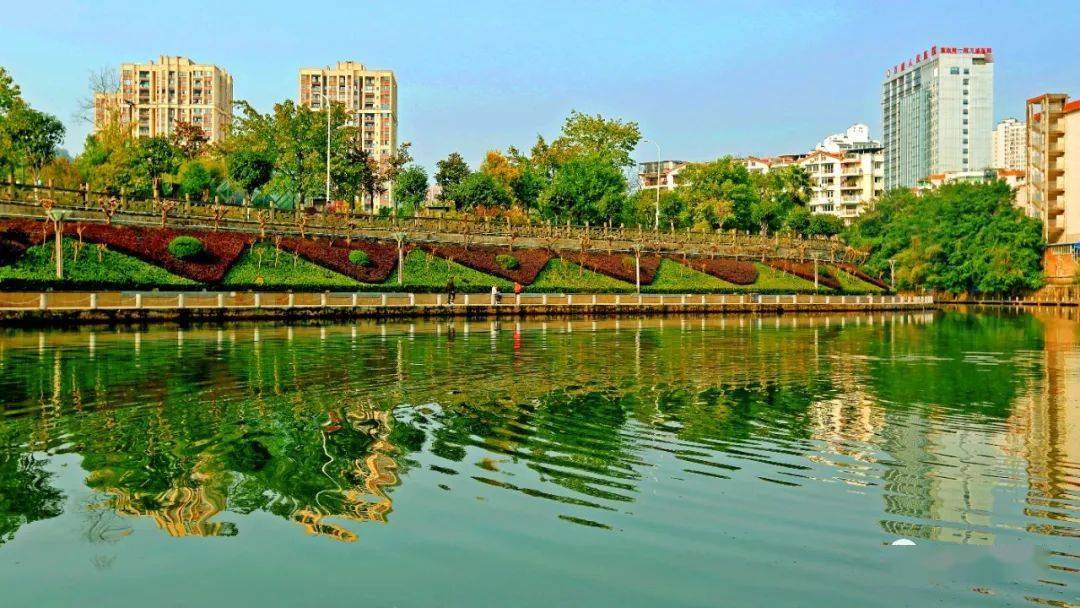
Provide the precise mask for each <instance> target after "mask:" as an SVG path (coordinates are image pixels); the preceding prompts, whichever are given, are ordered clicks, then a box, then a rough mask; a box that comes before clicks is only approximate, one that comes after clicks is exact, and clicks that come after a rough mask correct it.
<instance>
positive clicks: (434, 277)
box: [382, 250, 514, 293]
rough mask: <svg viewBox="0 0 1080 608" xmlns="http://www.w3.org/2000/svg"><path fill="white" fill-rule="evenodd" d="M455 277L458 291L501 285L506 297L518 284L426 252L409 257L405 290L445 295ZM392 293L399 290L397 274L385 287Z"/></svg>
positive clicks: (407, 258)
mask: <svg viewBox="0 0 1080 608" xmlns="http://www.w3.org/2000/svg"><path fill="white" fill-rule="evenodd" d="M451 277H453V279H454V284H455V285H456V286H457V289H458V291H473V292H486V291H489V290H490V289H491V286H492V285H498V286H499V289H501V290H502V291H503V292H504V293H505V292H508V291H510V290H512V289H513V287H514V284H513V283H511V282H510V281H507V280H506V279H503V278H499V277H495V276H492V275H489V274H484V273H482V272H480V271H478V270H473V269H472V268H467V267H465V266H462V265H461V264H458V263H457V262H451V261H449V260H445V259H443V258H440V257H437V256H433V255H430V254H428V253H425V252H423V251H418V250H413V251H410V252H409V255H407V256H405V274H404V277H403V278H404V285H403V288H404V289H405V290H407V291H408V290H410V289H412V290H416V291H442V290H444V289H446V283H447V282H448V281H449V280H450V278H451ZM382 285H383V286H386V287H387V288H390V289H399V287H398V284H397V271H396V270H395V271H394V272H393V273H391V274H390V278H388V279H387V280H386V282H384V283H382Z"/></svg>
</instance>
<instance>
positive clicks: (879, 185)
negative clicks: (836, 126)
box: [798, 124, 885, 223]
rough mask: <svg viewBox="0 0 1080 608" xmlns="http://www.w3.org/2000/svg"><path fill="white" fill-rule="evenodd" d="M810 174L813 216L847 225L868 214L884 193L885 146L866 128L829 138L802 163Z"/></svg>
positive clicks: (803, 159)
mask: <svg viewBox="0 0 1080 608" xmlns="http://www.w3.org/2000/svg"><path fill="white" fill-rule="evenodd" d="M798 163H799V165H801V166H802V167H803V168H804V169H806V171H807V173H809V174H810V189H811V192H812V193H811V197H810V203H809V208H810V212H811V213H827V214H831V215H835V216H837V217H840V218H842V219H843V220H844V221H845V222H846V223H850V222H851V220H853V219H854V218H856V217H858V216H859V215H861V214H862V213H864V212H865V211H866V210H867V209H868V208H869V207H870V204H871V203H872V202H873V200H874V199H875V198H877V197H878V196H881V194H882V193H883V192H884V188H885V186H884V182H885V176H884V173H885V170H884V161H883V154H882V146H881V143H880V142H878V141H874V140H873V139H870V129H869V127H867V126H866V125H864V124H856V125H852V126H851V127H848V129H847V131H845V132H843V133H837V134H835V135H830V136H828V137H826V138H825V139H824V140H823V141H822V142H821V143H819V144H818V145H817V149H815V150H814V151H813V152H811V153H810V154H809V155H807V156H806V157H805V158H802V159H801V160H799V161H798Z"/></svg>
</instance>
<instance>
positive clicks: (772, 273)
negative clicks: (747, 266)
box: [743, 262, 826, 291]
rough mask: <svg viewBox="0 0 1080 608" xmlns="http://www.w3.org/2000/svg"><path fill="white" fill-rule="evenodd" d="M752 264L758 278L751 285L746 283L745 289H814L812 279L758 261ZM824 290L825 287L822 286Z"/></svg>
mask: <svg viewBox="0 0 1080 608" xmlns="http://www.w3.org/2000/svg"><path fill="white" fill-rule="evenodd" d="M754 266H757V269H758V280H757V282H756V283H754V284H753V285H747V286H746V287H744V288H743V290H745V291H754V290H759V289H760V290H762V291H765V290H770V291H779V290H790V291H814V283H813V281H807V280H806V279H801V278H799V277H797V276H795V275H792V274H788V273H786V272H784V271H782V270H777V269H775V268H773V267H771V266H766V265H765V264H761V263H759V262H754ZM822 289H823V290H825V289H826V288H822Z"/></svg>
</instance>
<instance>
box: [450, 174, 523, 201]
mask: <svg viewBox="0 0 1080 608" xmlns="http://www.w3.org/2000/svg"><path fill="white" fill-rule="evenodd" d="M450 198H451V199H453V201H454V202H455V203H456V204H457V206H458V208H460V209H473V208H475V207H487V208H501V209H506V208H508V207H510V205H511V204H512V203H513V197H512V196H511V195H510V191H509V190H507V189H506V188H504V187H502V185H501V184H499V182H498V181H497V180H496V179H495V178H494V177H492V176H491V175H490V174H487V173H481V172H479V171H477V172H475V173H470V174H469V176H468V177H466V178H465V179H464V180H462V182H461V183H460V184H458V185H457V186H455V187H454V189H453V190H451V192H450Z"/></svg>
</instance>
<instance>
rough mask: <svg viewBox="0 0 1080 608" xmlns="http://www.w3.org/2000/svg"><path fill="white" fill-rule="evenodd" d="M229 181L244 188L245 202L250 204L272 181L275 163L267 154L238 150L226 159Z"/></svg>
mask: <svg viewBox="0 0 1080 608" xmlns="http://www.w3.org/2000/svg"><path fill="white" fill-rule="evenodd" d="M225 165H226V167H228V172H229V179H231V180H232V181H233V183H235V184H236V185H237V186H239V187H240V188H242V189H243V190H244V193H245V201H246V202H247V203H248V204H250V203H251V197H252V195H253V194H254V193H255V191H256V190H258V189H259V188H262V187H263V186H264V185H266V183H267V182H269V181H270V176H271V175H272V174H273V172H274V161H273V160H272V159H271V158H270V156H269V154H268V153H266V152H257V151H255V150H250V149H244V150H237V151H236V152H233V153H232V154H229V155H228V156H226V157H225Z"/></svg>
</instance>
